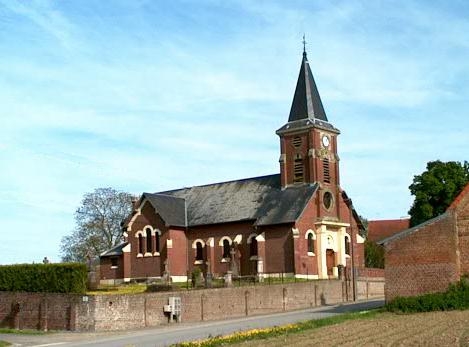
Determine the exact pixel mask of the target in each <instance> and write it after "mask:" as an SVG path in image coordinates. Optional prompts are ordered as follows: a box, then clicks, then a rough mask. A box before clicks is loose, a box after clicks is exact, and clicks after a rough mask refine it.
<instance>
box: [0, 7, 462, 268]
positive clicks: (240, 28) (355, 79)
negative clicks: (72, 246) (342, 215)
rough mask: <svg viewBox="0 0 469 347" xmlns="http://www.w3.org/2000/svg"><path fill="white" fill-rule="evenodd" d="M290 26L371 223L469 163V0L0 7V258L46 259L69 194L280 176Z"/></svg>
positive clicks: (67, 211)
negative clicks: (430, 175)
mask: <svg viewBox="0 0 469 347" xmlns="http://www.w3.org/2000/svg"><path fill="white" fill-rule="evenodd" d="M303 33H305V35H306V40H307V42H308V43H307V47H306V48H307V52H308V58H309V61H310V65H311V68H312V71H313V74H314V76H315V79H316V83H317V85H318V89H319V92H320V94H321V97H322V100H323V103H324V106H325V109H326V113H327V115H328V118H329V120H330V121H331V123H333V124H334V125H335V126H336V127H338V128H339V129H340V130H341V131H342V134H341V136H340V138H339V155H340V158H341V162H340V165H341V185H342V187H343V188H344V189H345V190H346V191H347V193H348V194H349V195H350V196H351V197H352V199H353V201H354V204H355V206H356V208H357V209H358V211H359V213H360V214H362V215H363V216H365V217H367V218H369V219H385V218H399V217H401V216H405V215H406V214H407V211H408V209H409V207H410V205H411V202H412V199H411V196H410V195H409V191H408V186H409V184H410V183H411V182H412V178H413V176H414V175H416V174H419V173H421V172H422V171H423V170H424V169H425V164H426V163H427V162H428V161H430V160H436V159H440V160H444V161H447V160H457V161H463V160H466V159H469V158H468V156H467V146H468V143H469V141H468V136H467V129H469V114H468V110H469V98H468V95H469V59H468V57H469V2H467V1H464V0H461V1H457V0H454V1H431V2H430V1H409V0H402V1H386V2H385V1H367V0H366V1H365V0H363V1H353V0H352V1H329V0H328V1H306V0H305V1H254V0H252V1H208V0H207V1H202V0H201V1H136V0H132V1H130V0H128V1H101V0H96V1H88V0H86V1H85V0H84V1H8V0H0V163H1V167H2V169H1V170H0V218H1V220H2V230H3V231H2V242H0V263H16V262H33V261H35V262H39V261H41V260H42V258H43V257H44V256H48V257H49V258H50V259H51V260H52V261H59V260H60V253H59V246H60V239H61V238H62V237H63V236H64V235H67V234H69V233H71V232H72V230H73V228H74V211H75V210H76V208H77V207H78V206H79V205H80V202H81V199H82V196H83V194H85V193H87V192H92V191H93V190H94V189H95V188H99V187H113V188H116V189H119V190H123V191H127V192H131V193H134V194H139V193H141V192H143V191H150V192H153V191H160V190H166V189H171V188H178V187H181V186H192V185H199V184H205V183H213V182H222V181H226V180H231V179H239V178H246V177H254V176H260V175H265V174H271V173H277V172H278V171H279V166H278V157H279V140H278V137H277V136H276V135H275V130H276V129H278V128H280V127H281V126H282V125H283V124H284V123H285V122H286V121H287V118H288V114H289V109H290V105H291V101H292V98H293V92H294V88H295V83H296V79H297V76H298V71H299V67H300V62H301V53H302V44H301V39H302V36H303Z"/></svg>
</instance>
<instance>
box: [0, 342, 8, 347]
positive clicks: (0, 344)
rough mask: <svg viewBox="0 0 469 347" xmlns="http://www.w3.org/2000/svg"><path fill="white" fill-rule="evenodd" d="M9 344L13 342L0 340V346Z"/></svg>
mask: <svg viewBox="0 0 469 347" xmlns="http://www.w3.org/2000/svg"><path fill="white" fill-rule="evenodd" d="M7 346H11V343H10V342H7V341H0V347H7Z"/></svg>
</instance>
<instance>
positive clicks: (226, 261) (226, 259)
mask: <svg viewBox="0 0 469 347" xmlns="http://www.w3.org/2000/svg"><path fill="white" fill-rule="evenodd" d="M230 261H231V259H230V258H221V261H220V263H229V262H230Z"/></svg>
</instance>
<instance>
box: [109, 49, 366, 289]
mask: <svg viewBox="0 0 469 347" xmlns="http://www.w3.org/2000/svg"><path fill="white" fill-rule="evenodd" d="M276 134H277V135H278V136H279V138H280V159H279V163H280V173H277V174H273V175H268V176H261V177H252V178H244V179H240V180H236V181H230V182H222V183H214V184H208V185H203V186H194V187H190V188H181V189H175V190H169V191H163V192H157V193H143V194H142V195H141V197H140V199H139V200H138V201H134V206H133V208H134V209H133V212H132V213H131V215H130V216H128V218H127V219H126V220H125V221H124V223H123V228H124V242H123V243H122V244H120V245H118V246H116V247H114V248H113V249H110V250H108V251H106V252H104V253H103V254H101V256H100V278H101V283H103V284H105V283H107V284H111V283H120V282H129V281H131V280H143V279H157V278H162V277H163V276H170V278H171V280H172V281H175V282H178V281H186V280H187V277H188V276H190V275H189V274H190V273H191V272H192V271H193V270H194V269H195V268H196V267H197V268H199V269H200V270H201V271H202V273H203V274H204V275H207V274H209V275H211V276H212V277H213V278H217V277H223V276H224V275H225V274H226V273H228V272H231V273H232V274H233V276H237V275H238V276H245V275H253V276H257V278H259V279H261V278H264V277H268V276H292V277H296V278H307V279H333V278H338V276H339V272H340V270H341V269H342V268H344V269H346V270H348V271H350V269H353V268H362V267H364V245H363V243H364V239H363V238H362V237H361V236H360V234H361V230H363V225H362V223H361V221H360V218H359V217H358V214H357V212H356V211H355V209H354V207H353V204H352V200H351V199H350V198H349V197H348V195H347V194H346V193H345V191H344V190H343V189H342V188H341V186H340V173H339V155H338V136H339V134H340V131H339V129H337V128H336V127H334V125H332V123H331V122H330V121H329V119H328V117H327V116H326V112H325V111H324V107H323V104H322V101H321V98H320V96H319V92H318V89H317V87H316V83H315V81H314V78H313V74H312V72H311V68H310V66H309V62H308V59H307V55H306V52H305V51H303V58H302V61H301V67H300V72H299V76H298V81H297V84H296V89H295V93H294V96H293V101H292V105H291V109H290V114H289V116H288V121H287V122H286V124H284V125H283V126H282V127H280V128H279V129H278V130H277V131H276Z"/></svg>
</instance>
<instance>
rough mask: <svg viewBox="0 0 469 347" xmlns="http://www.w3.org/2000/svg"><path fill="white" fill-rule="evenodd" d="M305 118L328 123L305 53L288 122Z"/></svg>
mask: <svg viewBox="0 0 469 347" xmlns="http://www.w3.org/2000/svg"><path fill="white" fill-rule="evenodd" d="M305 118H310V119H313V118H317V119H320V120H323V121H326V122H327V121H328V120H327V116H326V112H325V111H324V107H323V106H322V101H321V97H320V96H319V92H318V88H317V87H316V83H315V81H314V77H313V73H312V72H311V68H310V67H309V62H308V58H307V57H306V52H303V60H302V61H301V68H300V73H299V75H298V81H297V83H296V89H295V95H294V97H293V102H292V105H291V109H290V116H289V117H288V121H289V122H293V121H297V120H300V119H305Z"/></svg>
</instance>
